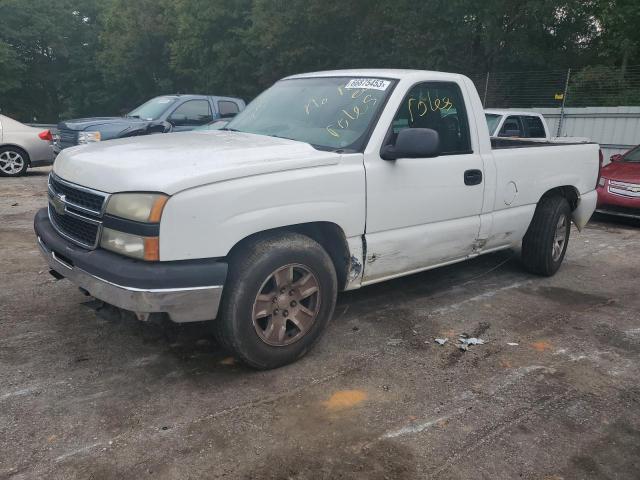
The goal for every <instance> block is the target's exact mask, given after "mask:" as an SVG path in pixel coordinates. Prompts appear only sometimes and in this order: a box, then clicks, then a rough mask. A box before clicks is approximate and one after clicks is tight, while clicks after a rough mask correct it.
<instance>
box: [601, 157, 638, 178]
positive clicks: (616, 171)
mask: <svg viewBox="0 0 640 480" xmlns="http://www.w3.org/2000/svg"><path fill="white" fill-rule="evenodd" d="M602 176H603V177H604V178H608V179H610V180H618V181H619V182H627V183H640V163H639V162H620V161H618V162H612V163H610V164H609V165H607V166H606V167H603V168H602Z"/></svg>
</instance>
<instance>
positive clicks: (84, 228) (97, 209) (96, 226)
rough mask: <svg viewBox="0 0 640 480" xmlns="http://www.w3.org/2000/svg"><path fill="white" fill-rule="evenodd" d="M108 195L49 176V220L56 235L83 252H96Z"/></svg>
mask: <svg viewBox="0 0 640 480" xmlns="http://www.w3.org/2000/svg"><path fill="white" fill-rule="evenodd" d="M108 198H109V195H108V194H107V193H104V192H99V191H97V190H92V189H90V188H86V187H82V186H80V185H75V184H73V183H69V182H67V181H65V180H62V179H61V178H59V177H57V176H56V175H55V174H53V173H52V174H51V175H50V176H49V220H50V221H51V224H52V225H53V227H54V228H55V229H56V231H57V232H58V233H59V234H60V235H62V236H63V237H65V238H66V239H68V240H70V241H72V242H73V243H75V244H77V245H80V246H82V247H85V248H90V249H93V248H96V247H97V246H98V243H99V241H100V232H101V231H102V213H103V211H104V208H105V206H106V203H107V199H108Z"/></svg>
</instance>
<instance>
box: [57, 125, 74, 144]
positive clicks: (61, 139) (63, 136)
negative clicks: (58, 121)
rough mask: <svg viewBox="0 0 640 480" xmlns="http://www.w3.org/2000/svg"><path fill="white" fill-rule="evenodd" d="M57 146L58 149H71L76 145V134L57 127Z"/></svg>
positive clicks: (67, 129) (68, 129)
mask: <svg viewBox="0 0 640 480" xmlns="http://www.w3.org/2000/svg"><path fill="white" fill-rule="evenodd" d="M57 135H58V145H59V146H60V148H67V147H73V146H74V145H78V132H77V130H71V129H70V128H64V127H58V132H57Z"/></svg>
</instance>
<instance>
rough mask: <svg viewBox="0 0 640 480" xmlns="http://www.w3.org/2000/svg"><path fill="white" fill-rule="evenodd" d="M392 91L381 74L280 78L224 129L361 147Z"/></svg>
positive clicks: (316, 143)
mask: <svg viewBox="0 0 640 480" xmlns="http://www.w3.org/2000/svg"><path fill="white" fill-rule="evenodd" d="M392 89H393V82H392V81H391V80H384V79H379V78H353V77H323V78H297V79H291V80H281V81H279V82H277V83H276V84H275V85H273V86H272V87H271V88H269V89H268V90H266V91H265V92H263V93H262V94H261V95H260V96H259V97H257V98H256V99H255V100H254V101H253V102H251V103H250V104H249V106H247V108H246V109H244V110H243V111H242V112H240V113H239V114H238V115H237V116H236V117H235V118H234V119H233V120H232V121H231V122H230V123H229V125H227V127H226V128H225V129H226V130H235V131H239V132H246V133H255V134H258V135H269V136H273V137H282V138H289V139H291V140H298V141H301V142H306V143H310V144H311V145H313V146H315V147H316V148H322V149H330V150H340V149H359V148H360V143H362V142H363V141H364V139H365V137H366V133H367V131H368V129H369V127H370V125H371V124H372V122H373V121H374V119H375V118H376V114H377V112H378V111H379V110H380V108H381V107H382V105H383V104H384V102H385V100H386V98H387V96H388V95H389V93H390V92H391V90H392Z"/></svg>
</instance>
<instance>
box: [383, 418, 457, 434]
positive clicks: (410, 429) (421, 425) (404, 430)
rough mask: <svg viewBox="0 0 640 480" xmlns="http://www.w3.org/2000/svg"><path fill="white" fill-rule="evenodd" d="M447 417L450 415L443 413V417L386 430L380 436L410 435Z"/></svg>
mask: <svg viewBox="0 0 640 480" xmlns="http://www.w3.org/2000/svg"><path fill="white" fill-rule="evenodd" d="M449 417H450V415H445V416H443V417H439V418H435V419H433V420H428V421H426V422H423V423H418V424H416V425H409V426H408V427H404V428H401V429H399V430H394V431H392V432H387V433H385V434H384V435H382V438H396V437H402V436H404V435H410V434H413V433H420V432H422V431H424V430H426V429H427V428H429V427H432V426H434V425H437V424H438V423H440V422H443V421H445V420H447V419H448V418H449Z"/></svg>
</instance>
